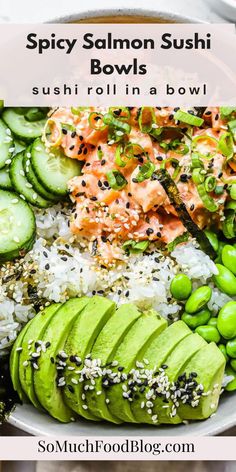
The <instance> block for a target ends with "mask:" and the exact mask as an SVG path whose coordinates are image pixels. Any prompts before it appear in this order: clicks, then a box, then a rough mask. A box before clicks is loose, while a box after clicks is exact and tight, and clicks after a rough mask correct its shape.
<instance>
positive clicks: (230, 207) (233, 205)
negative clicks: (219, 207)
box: [225, 200, 236, 211]
mask: <svg viewBox="0 0 236 472" xmlns="http://www.w3.org/2000/svg"><path fill="white" fill-rule="evenodd" d="M225 209H226V210H234V211H236V202H235V201H234V200H232V201H231V202H227V203H226V205H225Z"/></svg>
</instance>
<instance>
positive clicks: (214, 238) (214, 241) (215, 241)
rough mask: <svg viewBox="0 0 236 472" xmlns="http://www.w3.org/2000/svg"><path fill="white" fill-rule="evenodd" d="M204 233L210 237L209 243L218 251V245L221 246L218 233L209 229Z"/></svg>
mask: <svg viewBox="0 0 236 472" xmlns="http://www.w3.org/2000/svg"><path fill="white" fill-rule="evenodd" d="M204 233H205V235H206V237H207V238H208V240H209V243H210V244H211V245H212V247H213V249H214V250H215V251H216V252H217V251H218V247H219V241H218V238H217V235H216V234H215V233H214V232H213V231H210V230H209V229H205V231H204Z"/></svg>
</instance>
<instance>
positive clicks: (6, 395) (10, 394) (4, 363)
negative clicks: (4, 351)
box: [0, 356, 19, 424]
mask: <svg viewBox="0 0 236 472" xmlns="http://www.w3.org/2000/svg"><path fill="white" fill-rule="evenodd" d="M15 403H19V398H18V395H17V393H16V392H14V390H13V386H12V382H11V377H10V372H9V356H5V357H0V424H2V423H3V422H4V421H5V420H7V418H8V416H9V414H10V413H11V411H12V409H13V408H14V406H15Z"/></svg>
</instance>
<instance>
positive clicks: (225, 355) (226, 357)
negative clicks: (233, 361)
mask: <svg viewBox="0 0 236 472" xmlns="http://www.w3.org/2000/svg"><path fill="white" fill-rule="evenodd" d="M218 348H219V350H220V351H221V352H222V354H223V356H224V357H225V359H226V362H228V360H229V357H228V355H227V352H226V347H225V345H224V344H219V345H218Z"/></svg>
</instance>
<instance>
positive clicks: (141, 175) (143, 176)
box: [135, 161, 156, 182]
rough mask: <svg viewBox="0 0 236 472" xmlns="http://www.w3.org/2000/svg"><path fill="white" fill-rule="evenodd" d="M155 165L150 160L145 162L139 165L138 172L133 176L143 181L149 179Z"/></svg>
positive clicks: (136, 179) (138, 180)
mask: <svg viewBox="0 0 236 472" xmlns="http://www.w3.org/2000/svg"><path fill="white" fill-rule="evenodd" d="M155 169H156V167H155V165H154V164H153V162H151V161H147V162H145V164H143V165H142V166H139V172H138V174H137V175H136V177H135V181H137V182H143V181H144V180H147V179H150V178H151V176H152V174H153V172H154V171H155Z"/></svg>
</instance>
